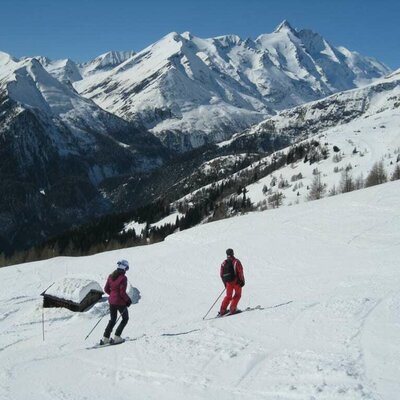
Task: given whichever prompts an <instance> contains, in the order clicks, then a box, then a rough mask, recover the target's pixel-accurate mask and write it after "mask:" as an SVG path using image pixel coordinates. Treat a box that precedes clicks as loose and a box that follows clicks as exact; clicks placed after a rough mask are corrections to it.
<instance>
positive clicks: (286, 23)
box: [274, 19, 297, 33]
mask: <svg viewBox="0 0 400 400" xmlns="http://www.w3.org/2000/svg"><path fill="white" fill-rule="evenodd" d="M284 31H288V32H292V33H296V32H297V31H296V29H294V28H293V27H292V25H290V23H289V21H287V20H286V19H284V20H283V21H282V22H281V23H280V24H279V25H278V26H277V27H276V28H275V30H274V33H278V32H284Z"/></svg>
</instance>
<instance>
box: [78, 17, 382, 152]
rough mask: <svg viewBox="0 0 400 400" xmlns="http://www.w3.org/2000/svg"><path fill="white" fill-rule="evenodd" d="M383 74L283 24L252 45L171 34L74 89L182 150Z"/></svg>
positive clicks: (308, 33) (315, 36)
mask: <svg viewBox="0 0 400 400" xmlns="http://www.w3.org/2000/svg"><path fill="white" fill-rule="evenodd" d="M387 73H389V69H388V68H387V67H386V66H384V65H383V64H381V63H379V62H377V61H376V60H373V59H370V58H366V57H362V56H360V55H359V54H357V53H353V52H350V51H348V50H347V49H345V48H338V49H336V48H335V47H333V46H332V45H330V44H329V43H328V42H327V41H326V40H325V39H323V38H322V37H321V36H320V35H318V34H316V33H313V32H311V31H309V30H300V31H297V30H295V29H293V28H292V27H291V26H290V25H289V24H288V23H287V22H286V21H284V22H283V23H282V24H281V25H280V26H279V27H278V28H277V29H276V31H275V32H273V33H271V34H265V35H261V36H259V37H258V38H257V39H256V40H251V39H246V40H242V39H241V38H239V37H238V36H235V35H227V36H221V37H215V38H211V39H201V38H198V37H196V36H193V35H192V34H190V33H189V32H185V33H183V34H178V33H175V32H173V33H170V34H168V35H167V36H165V37H164V38H162V39H161V40H160V41H158V42H157V43H155V44H153V45H151V46H149V47H148V48H146V49H144V50H143V51H141V52H139V53H138V54H136V55H135V56H134V57H132V58H130V59H128V60H127V61H126V62H124V63H122V64H120V65H118V66H117V67H116V68H114V69H112V70H110V71H109V72H107V73H101V74H94V75H90V76H88V77H86V78H85V79H83V80H81V81H78V82H75V84H74V85H75V88H76V89H77V90H78V91H79V92H80V93H81V94H83V95H84V96H86V97H89V98H91V99H93V100H94V101H95V102H96V103H97V104H99V105H100V106H101V107H103V108H104V109H106V110H108V111H110V112H112V113H114V114H116V115H119V116H120V117H122V118H125V119H139V120H140V121H142V122H143V123H144V124H146V126H147V127H148V128H151V129H152V132H154V133H155V134H156V135H158V136H159V137H161V138H162V140H163V141H164V142H165V143H166V144H168V145H169V146H170V147H173V148H176V149H179V150H182V149H187V148H190V147H197V146H199V145H202V144H204V143H205V142H209V141H214V142H215V141H219V140H222V139H224V138H227V137H229V136H230V135H231V134H232V133H234V132H238V131H240V130H241V129H244V128H246V127H248V126H250V125H252V124H254V123H256V122H259V121H260V120H262V119H264V118H265V117H266V116H267V115H272V114H274V112H275V111H276V110H282V109H285V108H289V107H293V106H296V105H298V104H302V103H304V102H307V101H311V100H315V99H318V98H321V97H324V96H327V95H329V94H332V93H334V92H337V91H341V90H346V89H350V88H354V87H356V86H358V85H360V84H361V83H366V82H369V81H371V80H373V79H376V78H379V77H382V76H384V75H385V74H387Z"/></svg>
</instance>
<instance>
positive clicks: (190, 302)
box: [0, 182, 400, 400]
mask: <svg viewBox="0 0 400 400" xmlns="http://www.w3.org/2000/svg"><path fill="white" fill-rule="evenodd" d="M399 188H400V186H399V183H398V182H393V183H388V184H385V185H381V186H379V187H374V188H369V189H366V190H362V191H358V192H353V193H350V194H347V195H342V196H336V197H333V198H329V199H324V200H320V201H316V202H313V203H307V204H304V205H299V206H295V207H290V208H286V209H280V210H274V211H267V212H265V213H253V214H249V215H247V216H242V217H238V218H235V219H231V220H226V221H219V222H216V223H213V224H207V225H203V226H199V227H197V228H195V229H191V230H187V231H184V232H181V233H179V234H176V235H172V236H170V237H168V238H167V240H166V241H165V242H163V243H160V244H157V245H152V246H145V247H141V248H132V249H125V250H118V251H114V252H110V253H102V254H98V255H95V256H90V257H83V258H59V259H53V260H47V261H43V262H38V263H34V264H30V265H29V264H26V265H23V266H17V267H9V268H3V269H1V270H0V274H1V279H2V281H3V283H4V288H5V289H4V290H3V292H2V293H1V297H0V333H1V335H0V363H1V365H2V369H1V371H0V399H1V400H3V399H4V400H26V399H27V398H29V399H32V400H43V399H45V400H47V399H49V400H50V399H52V400H53V399H71V400H72V399H74V400H83V399H93V398H99V399H101V398H105V397H107V398H110V399H114V398H115V399H118V400H120V399H121V400H128V399H132V398H139V399H146V400H147V399H160V398H162V399H163V400H164V399H166V400H170V399H171V400H172V399H173V400H180V399H182V400H183V399H217V398H218V399H221V400H228V399H229V400H232V399H233V400H239V399H248V400H256V399H257V400H258V399H262V400H264V399H265V400H278V399H279V400H304V399H306V400H312V399H313V400H336V399H340V400H342V399H343V400H396V399H397V396H398V393H399V391H400V383H399V381H398V379H397V377H398V376H400V375H399V372H400V369H399V365H400V362H399V361H400V350H399V349H400V335H399V331H400V292H399V290H398V287H399V285H400V277H399V274H398V268H397V265H398V259H399V256H400V249H399V246H398V245H397V243H399V240H400V230H399V229H398V224H399V220H398V215H399V213H400V209H399V207H400V206H399V205H398V193H399ZM227 247H233V248H235V250H236V253H237V255H238V258H240V259H241V261H242V263H243V265H244V269H245V274H246V286H245V287H244V290H243V297H242V300H241V302H240V307H241V308H242V309H245V308H246V307H256V306H257V305H258V304H259V305H261V307H260V309H257V310H254V312H244V313H242V314H240V315H237V316H231V317H226V318H217V319H212V318H211V319H206V320H204V321H203V320H202V316H203V315H204V312H205V311H206V310H207V309H208V308H209V307H210V303H212V301H214V299H215V298H216V296H217V294H218V293H219V292H220V290H221V286H220V285H221V283H220V281H219V278H218V269H219V264H220V262H221V260H222V258H223V255H224V249H225V248H227ZM121 257H123V258H127V259H129V260H131V262H132V271H129V274H128V278H129V281H130V282H131V283H132V284H133V285H134V286H135V288H138V289H137V290H138V291H140V299H139V300H138V302H137V303H136V304H133V305H132V306H131V307H130V308H129V313H130V322H129V324H128V326H127V328H126V330H125V331H124V335H125V336H127V337H129V338H130V339H129V340H127V342H126V343H124V344H122V345H120V346H109V347H107V348H103V349H93V350H91V351H86V349H87V348H88V347H90V346H91V345H92V344H94V343H95V342H97V340H98V339H99V338H100V337H101V335H102V331H103V329H104V327H105V325H106V323H107V317H104V318H103V320H102V322H101V323H100V324H99V326H98V327H97V328H96V329H95V331H94V332H93V334H92V335H91V336H90V338H89V339H88V340H86V341H85V340H84V338H85V336H86V335H87V333H88V332H89V331H90V330H91V329H92V327H93V326H94V324H95V323H96V322H97V321H98V320H99V318H101V317H102V316H103V315H104V314H105V313H106V311H107V304H106V303H105V302H104V301H102V302H99V303H98V304H96V305H95V306H94V307H92V308H91V309H90V310H88V311H87V312H85V313H72V312H70V311H68V310H65V309H45V341H44V342H43V339H42V325H41V324H42V308H41V302H42V299H41V297H40V296H39V294H40V293H41V291H42V290H43V288H45V287H47V286H48V285H50V284H51V283H52V282H53V281H54V280H56V279H59V278H62V277H64V276H65V275H66V274H67V275H68V273H70V274H72V275H74V274H76V273H77V272H79V271H81V270H82V268H83V267H84V268H85V273H87V274H91V275H92V276H93V278H94V279H95V280H97V281H98V282H99V283H103V281H104V279H105V277H106V276H107V274H108V273H109V272H110V271H111V270H112V266H113V265H114V263H115V260H117V259H119V258H121ZM66 265H68V268H63V266H66ZM60 266H62V267H60ZM66 271H69V272H68V273H67V272H66ZM21 272H23V273H21ZM16 277H18V279H17V278H16ZM45 278H46V279H45ZM16 281H18V282H19V283H18V287H16V286H15V285H13V284H12V283H14V282H16ZM221 300H222V299H221ZM218 304H219V303H218ZM218 304H217V305H216V306H215V307H214V309H213V310H212V311H211V316H212V315H213V314H214V315H215V313H216V312H217V309H218ZM110 393H111V394H110Z"/></svg>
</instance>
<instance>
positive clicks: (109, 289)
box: [104, 274, 129, 306]
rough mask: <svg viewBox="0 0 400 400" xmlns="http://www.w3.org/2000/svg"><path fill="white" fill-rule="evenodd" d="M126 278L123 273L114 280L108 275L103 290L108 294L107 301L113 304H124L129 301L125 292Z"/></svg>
mask: <svg viewBox="0 0 400 400" xmlns="http://www.w3.org/2000/svg"><path fill="white" fill-rule="evenodd" d="M127 285H128V279H127V277H126V276H125V274H121V275H119V276H118V277H117V278H116V279H115V280H113V279H112V278H111V275H110V276H109V277H108V279H107V282H106V285H105V286H104V291H105V292H106V293H107V294H108V295H109V297H108V302H109V303H110V304H112V305H114V306H125V305H126V304H127V303H128V302H129V296H128V295H127V294H126V287H127Z"/></svg>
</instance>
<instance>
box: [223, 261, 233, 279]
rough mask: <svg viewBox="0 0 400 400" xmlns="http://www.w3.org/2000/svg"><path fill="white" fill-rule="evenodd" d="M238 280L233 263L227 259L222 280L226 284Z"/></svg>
mask: <svg viewBox="0 0 400 400" xmlns="http://www.w3.org/2000/svg"><path fill="white" fill-rule="evenodd" d="M235 279H236V274H235V268H234V267H233V261H232V259H231V258H227V259H226V260H225V262H224V266H223V270H222V280H223V282H224V283H226V282H232V281H234V280H235Z"/></svg>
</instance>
